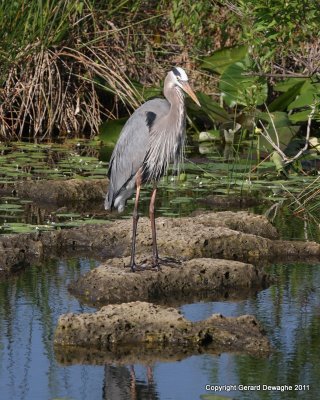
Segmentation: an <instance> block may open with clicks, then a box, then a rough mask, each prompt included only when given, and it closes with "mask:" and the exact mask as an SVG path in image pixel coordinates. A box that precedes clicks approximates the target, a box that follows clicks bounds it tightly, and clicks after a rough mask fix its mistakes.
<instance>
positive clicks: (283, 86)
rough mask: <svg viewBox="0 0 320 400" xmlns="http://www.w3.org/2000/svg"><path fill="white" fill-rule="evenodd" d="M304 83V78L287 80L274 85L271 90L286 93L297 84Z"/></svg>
mask: <svg viewBox="0 0 320 400" xmlns="http://www.w3.org/2000/svg"><path fill="white" fill-rule="evenodd" d="M305 81H306V78H288V79H286V80H284V81H282V82H279V83H277V84H276V85H274V87H273V90H275V91H276V92H287V91H288V90H289V89H291V88H292V87H293V86H295V85H296V84H297V83H304V82H305Z"/></svg>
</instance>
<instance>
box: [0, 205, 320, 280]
mask: <svg viewBox="0 0 320 400" xmlns="http://www.w3.org/2000/svg"><path fill="white" fill-rule="evenodd" d="M156 225H157V236H158V247H159V252H160V256H166V257H167V256H170V257H176V258H178V259H181V260H190V259H193V258H223V259H229V260H238V261H242V262H249V263H254V264H258V263H259V264H260V263H262V262H266V261H275V260H277V259H278V260H281V261H283V260H288V259H292V260H297V259H303V260H304V261H305V260H307V259H311V258H317V259H319V257H320V245H319V244H318V243H314V242H298V241H281V240H272V239H273V238H277V237H278V235H277V232H276V230H275V228H274V227H273V226H272V225H271V224H270V223H269V222H268V221H267V219H266V218H265V217H263V216H257V215H254V214H250V213H246V212H221V213H213V212H211V213H206V214H203V215H198V216H195V217H188V218H157V220H156ZM131 227H132V221H131V220H117V221H113V222H111V221H107V222H106V223H101V224H94V225H84V226H81V227H79V228H72V229H62V230H56V231H47V232H37V233H30V234H16V235H1V236H0V254H1V259H0V266H1V267H2V269H3V271H5V272H7V273H8V272H10V271H11V267H12V266H13V265H15V264H16V261H17V260H18V262H19V263H20V264H23V263H24V262H25V263H31V262H38V261H39V260H41V259H43V257H48V256H51V255H56V254H64V255H65V254H66V253H70V252H71V254H74V252H76V253H79V252H80V251H86V252H87V254H88V252H91V254H92V255H94V254H97V252H99V254H100V255H101V256H103V257H104V258H105V259H107V258H113V257H126V256H128V255H129V253H130V242H131ZM151 243H152V239H151V229H150V221H149V219H148V218H141V219H140V220H139V225H138V235H137V252H138V254H150V253H151ZM11 250H12V251H11ZM20 250H23V252H24V253H23V254H21V252H20ZM72 252H73V253H72ZM9 253H10V257H7V254H9ZM15 255H16V256H15Z"/></svg>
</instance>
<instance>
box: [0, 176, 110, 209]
mask: <svg viewBox="0 0 320 400" xmlns="http://www.w3.org/2000/svg"><path fill="white" fill-rule="evenodd" d="M106 188H107V179H66V180H50V181H48V180H39V181H36V180H31V181H30V180H28V181H19V182H16V183H15V184H14V187H11V186H8V188H7V191H8V190H10V191H11V192H12V191H13V190H14V191H15V192H16V194H17V195H18V196H19V197H21V198H24V199H32V200H35V201H37V202H41V203H54V204H56V205H58V206H61V205H66V204H69V203H72V202H81V201H93V200H100V201H101V202H102V200H103V198H104V196H105V193H106ZM3 190H4V189H2V191H3Z"/></svg>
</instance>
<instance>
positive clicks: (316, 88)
mask: <svg viewBox="0 0 320 400" xmlns="http://www.w3.org/2000/svg"><path fill="white" fill-rule="evenodd" d="M319 96H320V85H319V84H313V83H311V82H310V80H308V81H305V82H304V84H303V85H302V87H301V89H300V94H299V95H298V97H297V98H296V99H295V100H294V101H293V102H292V103H290V104H289V106H288V110H293V109H294V108H301V107H306V106H311V105H312V104H313V103H314V102H315V100H316V99H317V98H319Z"/></svg>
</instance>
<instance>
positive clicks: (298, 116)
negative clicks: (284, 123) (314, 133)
mask: <svg viewBox="0 0 320 400" xmlns="http://www.w3.org/2000/svg"><path fill="white" fill-rule="evenodd" d="M309 115H310V110H305V111H300V112H296V113H294V114H290V115H289V119H290V121H291V122H292V123H294V124H295V123H297V122H304V121H307V120H308V118H309Z"/></svg>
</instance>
